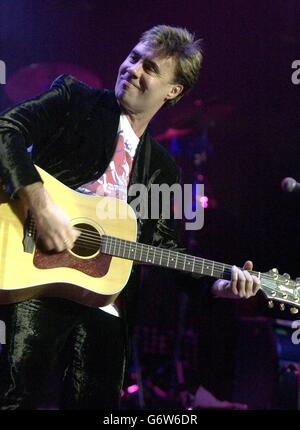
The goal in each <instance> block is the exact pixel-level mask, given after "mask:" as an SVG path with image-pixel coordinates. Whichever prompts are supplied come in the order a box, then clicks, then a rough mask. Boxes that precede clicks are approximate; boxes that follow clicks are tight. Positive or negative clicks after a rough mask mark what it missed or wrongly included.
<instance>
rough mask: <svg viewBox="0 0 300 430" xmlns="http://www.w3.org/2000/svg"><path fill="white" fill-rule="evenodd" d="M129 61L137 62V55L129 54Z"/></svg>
mask: <svg viewBox="0 0 300 430" xmlns="http://www.w3.org/2000/svg"><path fill="white" fill-rule="evenodd" d="M129 58H130V60H131V61H137V60H138V55H137V54H130V57H129Z"/></svg>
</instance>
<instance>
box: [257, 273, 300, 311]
mask: <svg viewBox="0 0 300 430" xmlns="http://www.w3.org/2000/svg"><path fill="white" fill-rule="evenodd" d="M260 279H261V289H262V292H263V294H264V295H265V296H266V297H267V298H268V299H269V301H268V306H269V307H270V308H273V307H274V301H278V302H280V305H279V309H280V310H281V311H284V310H285V307H286V305H291V308H290V312H291V313H292V314H297V313H298V312H299V309H300V279H297V280H292V279H291V278H290V275H289V274H288V273H284V274H283V275H280V274H279V273H278V270H277V269H271V270H269V271H268V272H266V273H261V276H260Z"/></svg>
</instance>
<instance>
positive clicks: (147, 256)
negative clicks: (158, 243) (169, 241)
mask: <svg viewBox="0 0 300 430" xmlns="http://www.w3.org/2000/svg"><path fill="white" fill-rule="evenodd" d="M149 250H150V248H149V247H147V255H146V259H145V261H146V263H147V262H148V254H149Z"/></svg>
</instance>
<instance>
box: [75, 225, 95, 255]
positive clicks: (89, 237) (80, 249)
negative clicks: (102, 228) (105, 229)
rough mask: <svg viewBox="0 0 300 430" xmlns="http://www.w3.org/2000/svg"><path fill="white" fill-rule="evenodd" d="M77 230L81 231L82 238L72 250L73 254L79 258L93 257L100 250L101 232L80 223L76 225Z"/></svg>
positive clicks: (79, 238)
mask: <svg viewBox="0 0 300 430" xmlns="http://www.w3.org/2000/svg"><path fill="white" fill-rule="evenodd" d="M74 227H75V228H77V229H79V230H80V231H81V234H80V236H79V237H78V239H77V240H76V242H75V245H74V247H73V248H72V251H71V252H72V253H73V254H75V255H77V256H79V257H92V256H93V255H95V254H96V253H97V252H98V251H99V248H100V238H101V236H100V234H99V231H98V230H97V229H96V228H95V227H93V226H92V225H90V224H86V223H80V224H76V225H74Z"/></svg>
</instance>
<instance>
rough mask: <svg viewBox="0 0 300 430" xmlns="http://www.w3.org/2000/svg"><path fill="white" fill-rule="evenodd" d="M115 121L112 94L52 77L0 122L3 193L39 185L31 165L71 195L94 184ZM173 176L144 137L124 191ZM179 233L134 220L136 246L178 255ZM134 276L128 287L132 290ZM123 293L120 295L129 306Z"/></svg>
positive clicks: (167, 161)
mask: <svg viewBox="0 0 300 430" xmlns="http://www.w3.org/2000/svg"><path fill="white" fill-rule="evenodd" d="M119 117H120V108H119V105H118V102H117V100H116V97H115V95H114V93H113V92H112V91H109V90H98V89H92V88H90V87H88V86H87V85H85V84H83V83H82V82H80V81H78V80H76V79H74V78H73V77H71V76H68V75H62V76H60V77H58V78H57V79H56V80H55V81H54V82H53V84H52V86H51V88H50V89H49V91H47V92H45V93H43V94H41V95H39V96H38V97H35V98H33V99H31V100H28V101H25V102H23V103H21V104H20V105H17V106H15V107H13V108H12V109H9V110H7V111H6V112H4V113H3V114H2V115H1V116H0V176H1V177H2V180H3V183H4V187H5V190H6V191H7V192H8V193H9V194H10V195H11V196H12V197H13V196H15V194H16V192H17V191H18V190H19V189H20V188H21V187H24V186H26V185H29V184H32V183H34V182H37V181H40V180H41V179H40V176H39V174H38V172H37V170H36V169H35V167H34V165H33V163H35V164H37V165H38V166H40V167H41V168H43V169H44V170H46V171H47V172H49V173H50V174H51V175H53V176H54V177H56V178H57V179H59V180H60V181H61V182H63V183H64V184H65V185H67V186H69V187H70V188H73V189H76V188H78V187H79V186H80V185H82V184H85V183H87V182H90V181H92V180H96V179H98V178H99V177H100V176H101V175H102V174H103V173H104V172H105V170H106V168H107V167H108V165H109V162H110V161H111V159H112V156H113V153H114V149H115V144H116V135H117V130H118V124H119ZM31 146H32V151H31V157H30V155H29V153H28V148H30V147H31ZM146 148H147V149H146ZM179 173H180V172H179V169H178V167H177V165H176V164H175V162H174V161H173V159H172V158H171V157H170V155H169V154H168V152H167V151H165V150H164V148H162V147H161V146H160V145H159V144H158V143H156V142H155V141H154V140H153V139H152V138H151V137H150V135H149V134H148V133H147V132H145V133H144V135H143V136H142V138H141V142H140V144H139V146H138V150H137V153H136V155H135V157H134V163H133V168H132V172H131V177H130V183H129V185H131V184H135V183H142V184H144V185H146V186H148V187H149V185H150V184H151V183H152V182H155V183H156V184H162V183H166V184H169V185H172V184H174V183H176V182H178V181H179V176H180V175H179ZM128 202H130V199H128ZM179 230H180V228H179V226H178V223H177V222H175V221H174V220H166V219H162V218H161V217H160V218H159V219H158V220H151V219H149V220H140V236H139V241H141V242H144V243H148V244H152V245H154V246H160V247H164V248H169V249H174V250H178V251H184V248H183V247H182V246H181V245H179V235H180V231H179ZM135 272H137V270H135V271H133V275H132V276H131V278H130V281H129V283H128V285H130V284H132V285H133V284H136V280H135V281H133V279H134V278H135ZM128 288H129V287H126V289H125V290H126V291H125V293H124V295H126V294H127V301H129V302H130V299H129V297H130V291H129V289H128ZM202 290H203V291H204V289H202Z"/></svg>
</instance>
